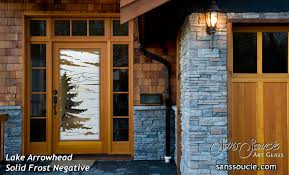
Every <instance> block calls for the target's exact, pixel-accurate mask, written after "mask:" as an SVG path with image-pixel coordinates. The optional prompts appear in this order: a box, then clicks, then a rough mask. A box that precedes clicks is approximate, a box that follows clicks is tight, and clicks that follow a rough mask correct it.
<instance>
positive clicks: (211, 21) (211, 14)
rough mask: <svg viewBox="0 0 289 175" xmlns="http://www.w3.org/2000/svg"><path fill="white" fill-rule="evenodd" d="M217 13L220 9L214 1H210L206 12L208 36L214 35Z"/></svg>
mask: <svg viewBox="0 0 289 175" xmlns="http://www.w3.org/2000/svg"><path fill="white" fill-rule="evenodd" d="M219 12H220V9H219V7H218V5H217V3H216V1H215V0H212V1H211V5H210V6H209V8H208V10H207V12H206V23H207V33H208V34H209V35H214V34H215V33H216V26H217V22H218V15H219Z"/></svg>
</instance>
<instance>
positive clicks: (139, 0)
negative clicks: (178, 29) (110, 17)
mask: <svg viewBox="0 0 289 175" xmlns="http://www.w3.org/2000/svg"><path fill="white" fill-rule="evenodd" d="M168 1H170V0H120V22H121V23H125V22H127V21H129V20H132V19H134V18H136V17H138V16H140V15H142V14H144V13H146V12H148V11H150V10H152V9H154V8H156V7H159V6H160V5H162V4H164V3H166V2H168Z"/></svg>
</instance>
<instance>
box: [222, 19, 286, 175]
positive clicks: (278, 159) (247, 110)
mask: <svg viewBox="0 0 289 175" xmlns="http://www.w3.org/2000/svg"><path fill="white" fill-rule="evenodd" d="M288 32H289V28H288V26H282V25H280V24H279V25H276V24H275V25H268V24H267V25H265V24H264V25H263V24H259V25H257V26H250V25H248V24H235V25H234V24H233V33H230V34H229V45H228V47H229V48H228V52H229V59H228V69H229V97H230V98H229V142H233V143H235V142H237V143H240V144H239V148H237V150H235V151H233V150H232V149H231V150H230V151H229V161H230V163H231V164H251V163H253V164H256V165H260V166H261V165H263V164H266V165H277V170H275V171H270V170H266V171H265V170H259V171H232V172H231V174H243V175H245V174H250V175H252V174H258V175H259V174H266V175H268V174H274V175H275V174H276V175H279V174H288V141H289V139H288V137H289V134H288V132H289V130H288V126H289V112H288V109H289V106H288V105H289V74H288ZM244 143H245V145H244ZM258 143H261V144H267V145H268V144H270V145H269V146H266V147H265V148H268V149H267V150H264V149H263V148H264V146H263V148H262V147H261V146H260V145H258ZM274 143H278V144H279V146H278V147H274V148H272V144H274ZM241 145H243V147H241ZM252 149H254V150H252ZM251 151H252V153H251ZM260 168H261V167H260Z"/></svg>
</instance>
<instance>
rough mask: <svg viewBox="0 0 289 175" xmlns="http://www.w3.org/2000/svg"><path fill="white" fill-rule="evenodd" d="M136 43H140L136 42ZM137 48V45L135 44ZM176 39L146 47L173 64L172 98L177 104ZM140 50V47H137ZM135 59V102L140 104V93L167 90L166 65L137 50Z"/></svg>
mask: <svg viewBox="0 0 289 175" xmlns="http://www.w3.org/2000/svg"><path fill="white" fill-rule="evenodd" d="M135 45H138V43H137V44H135ZM135 47H136V48H137V46H135ZM175 48H176V47H175V42H174V41H167V42H166V43H165V45H163V46H159V45H157V44H154V45H149V46H148V47H147V48H146V49H147V50H148V51H150V52H151V53H154V54H156V55H158V56H161V57H163V58H165V59H166V60H167V61H169V62H170V64H171V74H170V100H171V103H172V104H176V49H175ZM136 50H138V49H136ZM134 57H135V60H134V104H135V105H141V104H140V94H162V95H164V91H165V76H164V65H163V64H161V63H159V62H157V61H155V60H152V59H150V58H147V57H145V56H143V55H142V54H141V53H138V51H135V56H134Z"/></svg>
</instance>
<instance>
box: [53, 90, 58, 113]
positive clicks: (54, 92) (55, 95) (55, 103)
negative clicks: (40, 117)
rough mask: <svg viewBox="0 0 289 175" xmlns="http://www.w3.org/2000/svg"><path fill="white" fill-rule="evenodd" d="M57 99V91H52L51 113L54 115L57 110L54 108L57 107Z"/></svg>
mask: <svg viewBox="0 0 289 175" xmlns="http://www.w3.org/2000/svg"><path fill="white" fill-rule="evenodd" d="M57 99H58V96H57V90H53V111H54V115H56V114H57V110H56V107H57Z"/></svg>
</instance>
